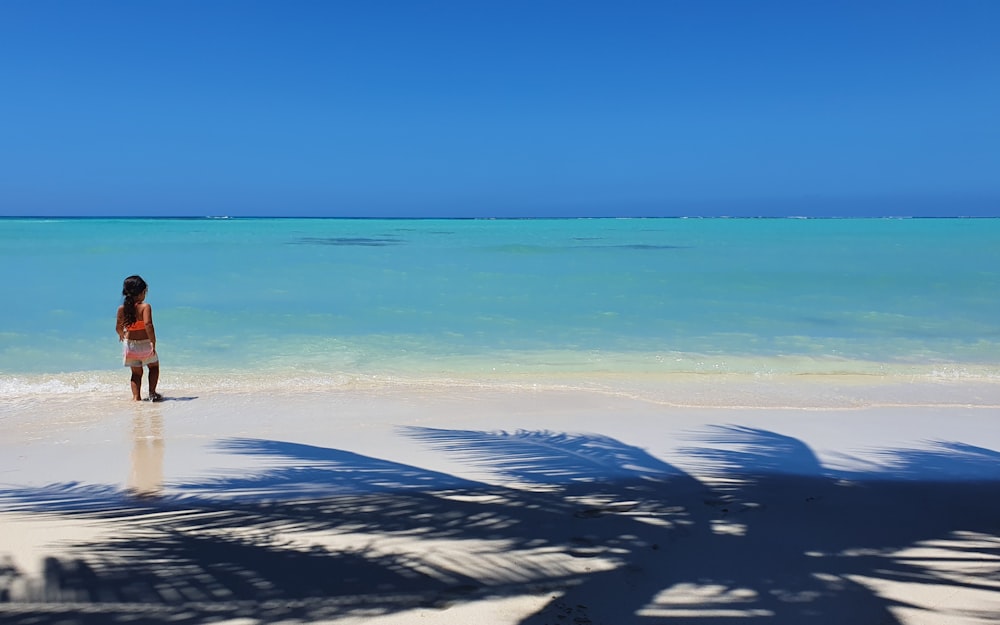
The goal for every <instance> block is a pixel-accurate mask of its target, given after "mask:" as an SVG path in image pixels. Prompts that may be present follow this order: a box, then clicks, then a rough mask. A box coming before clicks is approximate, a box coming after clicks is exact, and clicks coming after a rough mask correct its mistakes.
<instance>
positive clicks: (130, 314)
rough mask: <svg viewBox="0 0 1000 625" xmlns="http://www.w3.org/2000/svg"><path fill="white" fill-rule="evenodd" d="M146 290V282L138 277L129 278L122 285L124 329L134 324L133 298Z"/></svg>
mask: <svg viewBox="0 0 1000 625" xmlns="http://www.w3.org/2000/svg"><path fill="white" fill-rule="evenodd" d="M145 290H146V281H145V280H143V279H142V278H140V277H139V276H129V277H127V278H125V283H124V284H122V295H124V296H125V306H124V310H123V311H122V312H123V314H124V318H125V319H124V320H125V327H128V326H130V325H132V324H133V323H135V298H137V297H139V296H140V295H142V292H143V291H145Z"/></svg>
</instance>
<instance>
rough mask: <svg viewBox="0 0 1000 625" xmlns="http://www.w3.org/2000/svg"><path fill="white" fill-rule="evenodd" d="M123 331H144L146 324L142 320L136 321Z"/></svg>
mask: <svg viewBox="0 0 1000 625" xmlns="http://www.w3.org/2000/svg"><path fill="white" fill-rule="evenodd" d="M125 329H126V330H128V331H129V332H133V331H135V330H145V329H146V322H145V321H143V320H142V319H136V320H135V322H134V323H133V324H132V325H129V326H125Z"/></svg>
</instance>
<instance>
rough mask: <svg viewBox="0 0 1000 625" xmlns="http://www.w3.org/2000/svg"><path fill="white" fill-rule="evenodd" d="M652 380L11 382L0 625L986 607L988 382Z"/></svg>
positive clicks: (997, 464) (991, 542)
mask: <svg viewBox="0 0 1000 625" xmlns="http://www.w3.org/2000/svg"><path fill="white" fill-rule="evenodd" d="M653 382H654V381H649V380H647V381H642V382H641V383H640V384H638V385H632V386H626V385H617V386H616V385H610V386H607V385H605V386H602V385H598V384H593V383H588V384H575V385H559V384H547V385H542V386H539V387H536V388H532V387H529V386H525V385H519V386H517V387H516V388H515V387H513V386H507V387H505V386H503V385H495V384H478V385H477V384H468V383H464V384H458V383H456V384H454V385H453V386H452V387H451V388H448V389H445V390H443V389H442V388H441V387H440V385H436V386H433V387H431V386H426V387H425V386H421V385H419V384H400V385H396V386H392V385H388V386H387V385H382V386H381V387H379V388H377V389H376V388H354V389H334V390H330V389H324V390H321V391H315V392H301V391H297V392H287V393H286V392H280V391H276V390H271V391H268V392H260V393H252V394H248V393H240V392H228V393H227V392H218V391H213V392H209V393H205V392H199V390H198V389H197V388H195V387H188V388H174V389H170V388H169V387H167V388H166V389H165V390H167V391H168V395H169V397H170V399H169V400H168V401H165V402H163V403H159V404H150V403H141V404H136V403H132V402H129V401H127V400H125V399H123V398H121V397H117V396H114V397H109V396H107V395H106V394H99V393H98V394H92V395H88V396H82V397H71V396H59V397H56V396H53V397H29V398H19V399H18V400H17V401H14V402H8V403H7V405H6V406H4V407H2V408H0V451H2V453H0V458H2V460H0V483H2V492H0V530H2V531H0V598H2V600H3V603H0V619H2V620H3V621H4V622H5V623H6V622H11V623H25V624H27V623H29V622H30V623H56V622H72V623H91V622H93V623H97V622H108V621H109V620H111V619H126V618H129V619H135V620H138V621H139V622H172V623H195V622H203V621H207V620H220V621H225V622H233V623H237V622H238V623H257V622H261V623H265V622H266V623H275V622H300V621H306V622H326V621H331V622H337V623H354V622H362V621H363V622H365V623H406V624H409V623H418V622H434V623H477V622H480V623H511V624H514V623H526V624H528V623H530V624H541V623H580V624H583V623H595V624H596V623H604V624H607V625H614V624H622V623H661V622H669V623H673V622H678V623H683V622H697V623H709V622H711V623H726V622H730V621H732V622H762V623H764V622H766V623H789V624H791V623H845V622H857V623H905V624H908V625H910V624H932V623H933V624H941V625H944V624H946V623H947V624H949V625H954V624H968V625H972V624H986V623H995V622H997V621H998V620H1000V500H998V498H997V497H996V493H997V487H998V486H1000V452H998V451H997V450H1000V410H998V409H997V405H998V402H996V399H997V397H996V394H997V389H996V387H995V385H990V384H981V383H980V384H966V385H963V383H961V382H960V381H959V382H949V383H941V384H929V383H922V384H917V385H912V386H911V387H910V388H899V387H898V385H896V386H892V387H886V386H884V385H883V386H880V385H878V384H876V383H872V382H866V383H863V384H862V383H848V382H844V381H841V382H839V383H838V384H837V385H831V384H829V383H825V384H821V383H818V382H807V383H802V384H795V385H789V384H786V383H784V382H780V383H771V384H766V383H765V384H757V385H748V384H745V383H740V384H725V383H724V384H722V385H718V384H717V382H715V384H716V386H715V387H714V388H713V386H712V385H711V384H709V383H707V382H704V381H701V382H695V383H690V384H685V385H684V386H683V388H684V389H686V390H685V391H684V393H687V395H686V396H685V395H684V394H683V393H680V392H678V393H670V392H667V391H669V390H670V389H669V388H667V389H665V388H664V387H663V386H662V385H661V386H657V385H655V384H653ZM699 385H701V386H699ZM706 398H708V400H706ZM712 398H716V399H718V401H710V400H711V399H712ZM719 398H721V399H719ZM809 398H812V400H810V399H809ZM671 400H673V401H671Z"/></svg>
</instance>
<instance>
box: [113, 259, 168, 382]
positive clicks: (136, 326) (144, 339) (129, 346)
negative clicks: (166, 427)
mask: <svg viewBox="0 0 1000 625" xmlns="http://www.w3.org/2000/svg"><path fill="white" fill-rule="evenodd" d="M148 289H149V287H148V286H146V281H145V280H143V279H142V278H140V277H139V276H129V277H127V278H125V283H124V284H123V285H122V295H124V296H125V302H124V303H123V304H122V305H121V306H119V307H118V317H117V319H116V321H115V330H116V331H117V332H118V340H119V341H122V343H123V349H122V352H123V354H124V356H123V360H124V364H125V366H126V367H130V368H131V369H132V399H134V400H136V401H140V400H141V399H142V396H141V395H140V394H139V391H140V390H141V389H142V368H143V366H146V367H148V368H149V401H160V400H161V399H163V396H162V395H160V394H159V393H157V392H156V383H157V382H158V381H159V379H160V358H159V357H158V356H157V355H156V331H155V330H153V308H152V306H150V305H149V304H147V303H146V291H147V290H148Z"/></svg>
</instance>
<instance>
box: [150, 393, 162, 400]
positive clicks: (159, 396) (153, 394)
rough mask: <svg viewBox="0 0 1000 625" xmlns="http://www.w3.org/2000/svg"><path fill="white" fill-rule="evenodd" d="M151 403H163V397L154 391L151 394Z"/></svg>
mask: <svg viewBox="0 0 1000 625" xmlns="http://www.w3.org/2000/svg"><path fill="white" fill-rule="evenodd" d="M149 401H163V395H160V394H159V393H157V392H156V391H153V392H151V393H150V394H149Z"/></svg>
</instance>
